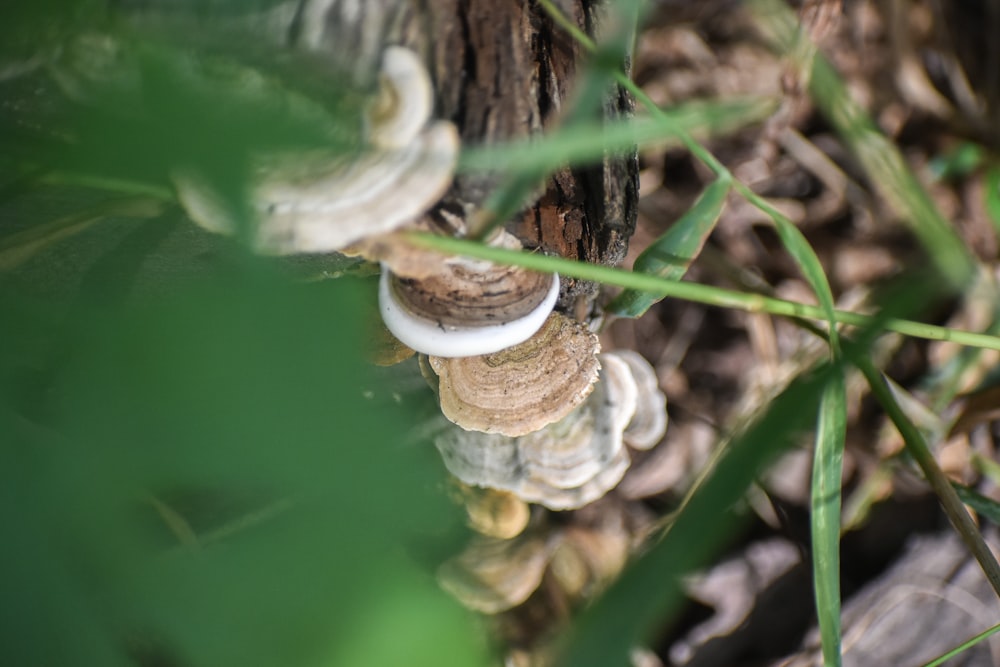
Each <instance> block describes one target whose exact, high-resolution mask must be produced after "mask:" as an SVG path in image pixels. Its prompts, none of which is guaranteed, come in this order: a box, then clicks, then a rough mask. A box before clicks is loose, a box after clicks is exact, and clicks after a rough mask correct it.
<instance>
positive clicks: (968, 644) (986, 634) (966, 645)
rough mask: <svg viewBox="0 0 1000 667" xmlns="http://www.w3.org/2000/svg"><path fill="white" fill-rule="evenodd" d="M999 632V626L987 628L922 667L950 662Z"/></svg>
mask: <svg viewBox="0 0 1000 667" xmlns="http://www.w3.org/2000/svg"><path fill="white" fill-rule="evenodd" d="M998 632H1000V624H997V625H994V626H993V627H991V628H987V629H985V630H983V631H982V632H980V633H979V634H978V635H976V636H975V637H970V638H969V639H968V640H966V641H964V642H962V643H961V644H960V645H958V646H956V647H955V648H953V649H952V650H950V651H948V652H947V653H945V654H944V655H941V656H939V657H937V658H934V659H933V660H931V661H930V662H928V663H926V664H924V665H923V666H922V667H938V665H943V664H944V663H946V662H947V661H949V660H951V659H952V658H954V657H955V656H957V655H958V654H960V653H962V652H963V651H965V650H967V649H970V648H972V647H973V646H975V645H976V644H978V643H979V642H981V641H984V640H986V639H989V638H990V637H992V636H993V635H995V634H996V633H998Z"/></svg>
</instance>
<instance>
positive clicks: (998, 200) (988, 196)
mask: <svg viewBox="0 0 1000 667" xmlns="http://www.w3.org/2000/svg"><path fill="white" fill-rule="evenodd" d="M983 200H984V202H983V203H984V204H985V206H986V213H987V214H988V215H989V218H990V222H992V223H993V229H994V232H995V233H997V234H1000V167H991V168H990V169H989V170H987V172H986V179H985V183H984V184H983Z"/></svg>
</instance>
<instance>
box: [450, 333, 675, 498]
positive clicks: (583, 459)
mask: <svg viewBox="0 0 1000 667" xmlns="http://www.w3.org/2000/svg"><path fill="white" fill-rule="evenodd" d="M599 356H600V361H601V366H602V367H601V371H600V380H599V381H598V382H597V384H596V385H595V386H594V388H593V391H592V392H591V393H590V395H589V396H588V397H587V398H586V400H585V401H584V402H583V403H582V405H580V406H579V407H577V408H576V409H574V410H572V411H570V412H569V414H567V415H566V416H565V417H563V418H562V419H561V420H559V421H557V422H554V423H550V424H549V425H547V426H545V427H543V428H541V429H539V430H536V431H533V432H529V433H526V434H523V435H521V436H519V437H512V436H509V435H503V434H500V433H495V432H494V433H482V432H476V431H466V430H461V429H458V428H453V429H449V430H446V431H445V432H443V433H441V434H439V435H438V437H437V438H436V439H435V444H436V446H437V448H438V450H439V451H440V452H441V455H442V457H443V459H444V462H445V466H446V467H447V468H448V470H449V471H450V472H451V473H452V474H453V475H455V476H456V477H458V478H459V479H460V480H462V481H463V482H465V483H466V484H471V485H474V486H482V487H486V488H492V489H501V490H506V491H510V492H512V493H514V494H515V495H516V496H517V497H519V498H521V499H522V500H525V501H527V502H532V503H538V504H540V505H544V506H545V507H548V508H549V509H553V510H568V509H577V508H580V507H583V506H584V505H587V504H588V503H591V502H593V501H595V500H597V499H599V498H601V497H602V496H604V495H605V494H606V493H607V492H608V491H610V490H611V489H613V488H614V487H615V486H616V485H617V484H618V482H619V481H621V479H622V477H623V476H624V474H625V472H626V470H627V469H628V467H629V464H630V460H631V459H630V455H629V452H628V449H627V447H626V434H627V433H628V429H629V428H630V426H631V424H632V423H633V422H636V420H638V421H639V422H640V423H643V424H645V423H646V422H658V424H661V425H662V426H657V428H658V429H662V428H665V427H666V417H665V407H664V406H665V402H664V401H665V399H663V394H662V393H661V392H660V391H659V389H654V390H653V391H649V388H648V386H643V391H645V392H648V393H651V394H653V395H654V396H653V400H647V398H648V397H645V396H642V397H641V396H640V394H641V393H643V392H641V391H640V386H641V384H640V383H642V385H645V383H644V382H643V380H642V378H645V379H648V376H647V375H646V374H647V373H648V374H649V375H652V374H653V370H652V368H651V367H649V364H648V363H647V362H646V361H645V360H644V359H642V357H638V355H637V357H638V359H632V360H631V362H630V361H626V360H625V359H624V358H623V357H622V355H621V354H620V353H617V352H609V353H605V354H601V355H599ZM640 361H641V364H640ZM432 362H433V360H432ZM633 364H635V365H636V366H637V367H639V368H643V366H642V365H644V366H645V367H644V368H643V370H639V371H635V370H633ZM637 375H638V376H639V379H637V377H636V376H637ZM653 377H654V378H655V376H653ZM443 385H444V382H443V379H442V386H443ZM443 396H444V391H443V390H442V402H443V400H444V399H443ZM649 409H653V410H663V411H664V417H663V419H662V420H658V419H657V418H656V417H654V416H652V415H648V414H645V412H646V411H647V410H649ZM643 431H644V433H643V435H644V436H645V439H644V440H643V441H642V444H645V442H648V441H649V440H651V439H653V438H654V437H655V441H657V442H658V441H659V440H660V438H661V437H662V435H663V431H662V430H659V431H658V432H657V431H655V430H652V429H649V428H647V427H645V426H644V427H643Z"/></svg>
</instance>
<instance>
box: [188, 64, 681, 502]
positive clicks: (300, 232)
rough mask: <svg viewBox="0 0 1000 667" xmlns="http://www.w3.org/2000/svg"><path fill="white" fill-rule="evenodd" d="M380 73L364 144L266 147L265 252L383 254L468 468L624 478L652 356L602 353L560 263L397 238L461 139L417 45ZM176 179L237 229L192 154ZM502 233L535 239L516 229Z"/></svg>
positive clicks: (452, 451) (445, 178)
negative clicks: (570, 295)
mask: <svg viewBox="0 0 1000 667" xmlns="http://www.w3.org/2000/svg"><path fill="white" fill-rule="evenodd" d="M379 81H380V89H379V91H378V94H376V95H375V96H374V98H373V99H372V100H371V101H370V102H369V103H368V104H367V105H366V106H365V107H364V112H363V114H362V115H363V118H362V119H361V126H362V127H363V131H364V144H365V147H364V150H362V151H360V152H358V153H352V154H350V155H343V154H327V153H324V152H322V151H318V152H317V153H316V154H314V155H305V156H304V155H301V154H296V155H262V156H255V158H254V159H255V160H256V162H255V164H254V165H253V166H254V168H255V171H254V172H253V176H252V179H251V183H250V185H249V193H250V203H251V207H252V209H253V211H254V213H255V216H256V224H255V226H254V227H253V229H252V233H251V234H250V239H251V241H252V243H253V244H254V246H255V247H256V249H257V250H258V251H260V252H262V253H266V254H276V255H284V254H293V253H325V252H332V251H339V252H343V253H346V254H355V255H361V256H363V257H365V258H367V259H369V260H373V261H379V262H380V263H381V265H382V270H381V271H382V272H381V278H380V283H379V306H380V311H381V315H382V319H383V321H384V323H385V325H386V327H387V329H388V330H389V331H390V332H391V333H392V334H393V335H394V336H395V337H396V338H397V339H398V340H399V341H401V342H402V343H403V344H404V345H406V346H408V347H410V348H412V349H414V350H415V351H417V352H419V353H421V354H422V355H427V363H426V367H427V368H428V369H429V371H428V374H429V375H431V376H432V377H433V383H434V384H435V385H436V386H437V391H438V396H439V400H440V405H441V410H442V412H443V414H444V415H445V417H447V419H449V420H450V421H451V422H453V423H454V424H455V425H456V427H455V428H454V429H450V430H448V431H446V432H445V433H443V434H441V435H440V436H439V437H438V438H437V439H436V445H437V447H438V449H439V450H440V452H441V454H442V455H443V458H444V461H445V464H446V466H447V467H448V469H449V470H450V471H451V472H452V473H453V474H454V475H455V476H456V477H457V478H459V479H460V480H462V481H464V482H465V483H468V484H471V485H475V486H480V487H485V488H492V489H499V490H506V491H510V492H512V493H513V494H514V495H515V496H516V497H518V498H520V499H521V500H522V501H526V502H530V503H537V504H541V505H544V506H545V507H548V508H550V509H553V510H567V509H575V508H579V507H582V506H584V505H586V504H587V503H590V502H593V501H594V500H596V499H598V498H600V497H601V496H603V495H604V494H605V493H607V492H608V491H609V490H610V489H611V488H613V487H614V486H615V485H616V484H617V483H618V482H619V481H620V480H621V478H622V476H623V475H624V473H625V471H626V469H627V468H628V467H629V463H630V455H629V453H628V448H629V447H632V448H635V449H647V448H649V447H651V446H652V445H654V444H656V443H657V442H658V441H659V440H660V438H661V437H662V435H663V431H664V429H665V427H666V411H665V407H664V405H665V398H664V396H663V394H662V393H661V392H660V391H659V390H658V388H657V386H656V377H655V375H654V374H653V370H652V368H651V367H650V366H649V364H648V363H646V362H645V360H643V359H642V358H641V357H640V356H638V355H637V354H634V353H628V352H610V353H605V354H600V345H599V342H598V339H597V336H596V335H595V334H594V333H593V332H591V331H590V330H589V329H588V328H587V326H585V325H584V324H581V323H579V322H577V321H575V320H573V319H571V318H568V317H566V316H564V315H561V314H559V313H556V312H554V310H553V308H554V306H555V304H556V301H557V299H558V296H559V278H558V276H555V275H546V274H542V273H537V272H534V271H529V270H527V269H522V268H518V267H507V266H499V265H496V264H493V263H490V262H486V261H482V260H473V259H468V258H461V257H446V256H444V255H440V254H438V253H435V252H433V251H417V250H415V249H414V248H412V247H410V246H407V245H406V244H400V243H396V242H395V236H394V234H393V233H394V232H395V231H396V230H398V229H400V228H401V227H403V226H406V225H409V226H415V225H420V224H423V223H425V222H426V220H427V217H426V216H425V213H426V212H427V210H428V209H430V208H431V207H432V206H433V205H434V204H435V203H436V202H437V201H438V200H439V199H440V198H441V196H442V195H443V194H444V192H445V190H446V189H447V188H448V186H449V184H450V183H451V179H452V176H453V172H454V169H455V165H456V161H457V155H458V150H459V140H458V133H457V131H456V129H455V126H454V125H453V124H452V123H450V122H447V121H438V120H433V119H432V113H433V107H434V96H433V86H432V83H431V80H430V77H429V75H428V73H427V71H426V69H425V67H424V65H423V63H422V61H421V59H420V58H419V57H418V56H417V54H415V53H414V52H413V51H411V50H409V49H406V48H403V47H399V46H390V47H388V48H387V49H386V50H385V51H384V52H383V54H382V63H381V70H380V76H379ZM174 182H175V185H176V187H177V191H178V196H179V198H180V200H181V202H182V203H183V205H184V206H185V208H186V209H187V211H188V213H189V215H190V217H191V218H192V219H193V220H195V221H196V222H198V223H199V224H200V225H202V226H203V227H205V228H206V229H208V230H210V231H213V232H219V233H234V232H235V231H236V230H237V226H238V225H237V222H236V221H235V220H234V219H232V217H231V215H228V214H227V210H226V207H225V206H224V205H223V204H222V201H221V199H220V198H219V197H218V196H217V194H215V193H213V191H212V189H211V188H210V187H209V186H208V185H207V184H206V182H205V181H204V179H198V178H197V177H195V176H194V175H192V174H190V173H186V172H184V171H183V170H179V171H177V172H175V174H174ZM461 225H462V223H461V222H460V221H458V222H454V221H453V227H455V229H452V230H451V231H452V232H453V233H462V231H463V230H462V229H460V227H461ZM489 242H490V243H492V244H494V245H497V246H501V247H504V248H513V249H519V248H521V247H522V245H521V243H520V241H519V240H518V239H517V238H515V237H514V236H513V235H511V234H509V233H508V232H506V231H503V230H501V231H499V232H498V233H496V234H494V235H493V237H492V238H491V239H490V241H489Z"/></svg>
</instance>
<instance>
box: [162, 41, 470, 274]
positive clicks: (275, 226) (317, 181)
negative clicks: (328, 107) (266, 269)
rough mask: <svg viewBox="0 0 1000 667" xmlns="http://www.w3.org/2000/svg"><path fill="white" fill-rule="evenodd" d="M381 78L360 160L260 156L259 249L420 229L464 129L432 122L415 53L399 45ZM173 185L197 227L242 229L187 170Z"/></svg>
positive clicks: (282, 249) (321, 245)
mask: <svg viewBox="0 0 1000 667" xmlns="http://www.w3.org/2000/svg"><path fill="white" fill-rule="evenodd" d="M379 80H380V86H379V92H378V94H377V95H376V97H375V99H374V101H373V102H372V103H371V104H369V105H368V107H367V108H366V109H365V113H364V119H363V123H362V124H363V126H364V128H365V133H366V136H365V144H366V146H365V148H364V149H363V150H362V151H361V152H359V153H357V154H354V153H351V154H344V153H342V152H334V151H326V150H322V149H319V150H316V151H312V152H310V153H305V154H304V153H303V152H294V153H288V154H277V155H275V154H267V155H257V156H254V157H253V159H252V164H251V168H252V176H251V179H250V180H251V182H250V183H249V186H248V191H249V196H250V204H251V208H252V210H253V211H254V213H255V215H256V221H255V225H254V227H253V233H252V235H251V238H252V242H253V245H254V247H255V249H256V250H258V251H259V252H262V253H267V254H274V255H286V254H294V253H325V252H333V251H336V250H340V249H342V248H344V247H346V246H348V245H350V244H352V243H355V242H357V241H359V240H361V239H363V238H365V237H369V236H373V235H377V234H384V233H388V232H391V231H393V230H395V229H397V228H399V227H400V226H402V225H404V224H406V223H409V222H412V221H413V220H414V219H416V218H417V217H419V216H420V215H422V214H423V213H424V212H425V211H426V210H427V209H428V208H430V207H431V206H432V205H433V204H434V203H435V202H436V201H437V200H438V199H440V198H441V196H442V195H443V194H444V193H445V191H446V190H447V188H448V186H449V185H450V184H451V180H452V175H453V173H454V170H455V165H456V162H457V160H458V150H459V137H458V131H457V130H456V128H455V126H454V125H453V124H452V123H450V122H447V121H431V120H430V116H431V111H432V108H433V88H432V86H431V81H430V76H429V75H428V73H427V71H426V69H425V68H424V65H423V63H422V62H421V60H420V59H419V57H418V56H417V55H416V54H415V53H414V52H413V51H411V50H409V49H406V48H403V47H399V46H390V47H388V48H386V49H385V51H384V52H383V55H382V69H381V73H380V77H379ZM173 179H174V183H175V185H176V187H177V191H178V197H179V198H180V200H181V203H182V205H183V206H184V208H185V209H186V210H187V212H188V215H189V216H190V217H191V218H192V220H194V221H195V222H197V223H198V224H199V225H201V226H202V227H204V228H205V229H208V230H209V231H212V232H217V233H223V234H231V233H233V232H235V231H236V230H237V228H238V223H237V221H236V220H234V219H233V216H232V215H231V213H230V212H229V211H228V208H227V206H226V205H225V203H224V201H223V199H222V198H221V197H220V196H219V194H218V193H217V192H215V191H214V190H213V189H212V187H211V186H209V184H208V183H206V182H205V180H204V179H202V178H199V176H198V174H197V173H190V172H188V171H186V170H183V169H179V170H176V171H175V173H174V174H173Z"/></svg>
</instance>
